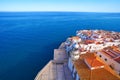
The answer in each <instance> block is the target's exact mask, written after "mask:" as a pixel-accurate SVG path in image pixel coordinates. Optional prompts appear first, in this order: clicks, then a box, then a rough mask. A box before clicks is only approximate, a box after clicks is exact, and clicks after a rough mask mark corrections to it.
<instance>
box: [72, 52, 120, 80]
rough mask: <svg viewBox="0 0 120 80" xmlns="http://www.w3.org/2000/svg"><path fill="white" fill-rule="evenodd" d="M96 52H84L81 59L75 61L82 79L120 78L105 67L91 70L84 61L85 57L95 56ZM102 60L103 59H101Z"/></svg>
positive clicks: (115, 79) (105, 79) (108, 79)
mask: <svg viewBox="0 0 120 80" xmlns="http://www.w3.org/2000/svg"><path fill="white" fill-rule="evenodd" d="M93 56H94V54H90V53H87V54H83V55H81V57H80V59H78V60H77V61H75V62H74V66H75V68H76V70H77V73H78V75H79V76H80V79H81V80H120V79H119V78H118V77H116V76H114V75H113V74H112V73H110V72H109V71H108V70H106V69H105V68H101V69H94V70H90V69H89V68H88V66H87V65H86V64H85V62H84V58H86V57H93ZM101 62H102V61H101Z"/></svg>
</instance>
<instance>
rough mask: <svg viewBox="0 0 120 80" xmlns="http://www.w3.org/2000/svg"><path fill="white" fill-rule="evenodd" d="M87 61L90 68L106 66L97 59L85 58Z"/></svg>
mask: <svg viewBox="0 0 120 80" xmlns="http://www.w3.org/2000/svg"><path fill="white" fill-rule="evenodd" d="M85 60H86V61H87V63H88V64H89V66H91V67H100V66H104V64H103V63H101V62H100V61H98V60H97V59H96V57H88V58H85Z"/></svg>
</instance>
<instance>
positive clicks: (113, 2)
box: [0, 0, 120, 12]
mask: <svg viewBox="0 0 120 80" xmlns="http://www.w3.org/2000/svg"><path fill="white" fill-rule="evenodd" d="M0 11H80V12H120V0H0Z"/></svg>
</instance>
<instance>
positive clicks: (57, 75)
mask: <svg viewBox="0 0 120 80" xmlns="http://www.w3.org/2000/svg"><path fill="white" fill-rule="evenodd" d="M67 61H68V56H67V55H66V53H65V49H64V43H63V44H61V46H60V47H59V49H55V50H54V60H51V61H50V62H49V63H48V64H47V65H46V66H45V67H44V68H43V69H42V70H41V71H40V72H39V73H38V75H37V76H36V78H35V80H73V78H72V74H71V72H70V70H69V69H68V66H67Z"/></svg>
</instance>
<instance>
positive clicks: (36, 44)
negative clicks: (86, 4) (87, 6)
mask: <svg viewBox="0 0 120 80" xmlns="http://www.w3.org/2000/svg"><path fill="white" fill-rule="evenodd" d="M83 29H103V30H110V31H118V32H120V13H89V12H0V80H33V79H34V78H35V76H36V75H37V73H38V72H39V71H40V70H41V69H42V68H43V67H44V66H45V64H47V63H48V61H49V60H51V59H52V58H53V50H54V49H55V48H58V47H59V45H60V44H61V43H62V42H63V41H65V40H66V38H67V37H69V36H72V35H75V34H76V30H83Z"/></svg>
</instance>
